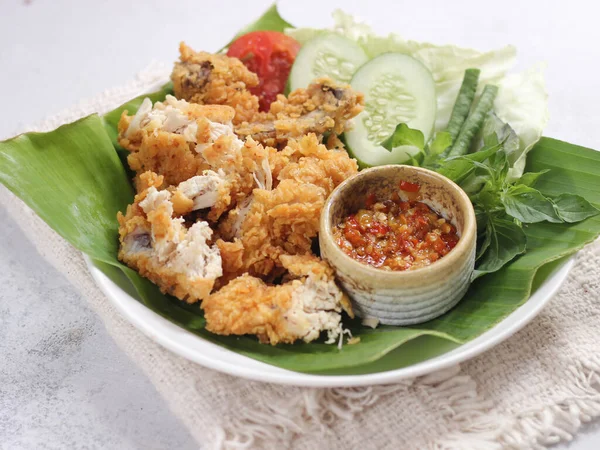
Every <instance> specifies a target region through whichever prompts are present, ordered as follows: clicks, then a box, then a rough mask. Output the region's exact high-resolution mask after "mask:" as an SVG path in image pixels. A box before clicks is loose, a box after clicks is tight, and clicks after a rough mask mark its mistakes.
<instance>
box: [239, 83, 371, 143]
mask: <svg viewBox="0 0 600 450" xmlns="http://www.w3.org/2000/svg"><path fill="white" fill-rule="evenodd" d="M363 104H364V97H363V95H362V94H360V93H358V92H355V91H353V90H352V88H351V87H350V86H348V85H343V84H336V83H334V82H333V81H332V80H331V79H329V78H319V79H317V80H315V81H314V82H313V83H312V84H311V85H310V86H309V87H308V88H307V89H296V90H295V91H293V92H292V93H290V95H289V96H288V97H287V98H286V97H285V96H283V95H279V96H277V101H275V102H273V103H272V104H271V108H270V109H269V112H268V113H260V114H257V115H256V116H255V118H254V120H253V121H248V122H244V123H242V124H240V125H238V126H236V129H235V132H236V133H237V134H238V135H239V136H242V137H246V136H252V137H253V138H254V139H255V140H256V141H258V142H261V143H262V144H264V145H268V146H272V147H279V148H281V147H282V146H284V145H286V144H287V142H288V140H290V139H298V138H300V137H302V136H304V135H306V134H308V133H315V134H316V135H317V136H319V137H320V139H322V137H323V135H324V134H325V133H329V132H332V133H335V134H341V133H342V132H344V130H345V129H346V128H347V127H348V121H349V120H350V119H352V118H353V117H355V116H357V115H358V114H359V113H360V112H361V111H362V109H363Z"/></svg>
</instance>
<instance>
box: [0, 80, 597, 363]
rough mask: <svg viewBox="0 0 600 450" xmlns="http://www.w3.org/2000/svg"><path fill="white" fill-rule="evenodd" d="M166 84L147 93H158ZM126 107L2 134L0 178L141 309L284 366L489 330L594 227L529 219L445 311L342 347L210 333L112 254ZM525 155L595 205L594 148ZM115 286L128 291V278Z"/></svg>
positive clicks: (407, 353)
mask: <svg viewBox="0 0 600 450" xmlns="http://www.w3.org/2000/svg"><path fill="white" fill-rule="evenodd" d="M167 92H168V90H163V91H161V92H159V93H156V95H154V96H153V97H154V98H155V99H157V100H158V99H159V98H160V97H161V96H163V97H164V95H166V93H167ZM138 103H139V101H138ZM125 107H126V108H129V109H131V111H130V112H133V111H134V110H135V108H136V105H135V102H133V103H132V102H129V103H128V104H127V105H124V106H123V107H121V108H118V109H117V112H111V113H109V114H108V115H106V116H105V117H104V118H102V117H99V116H97V115H92V116H88V117H86V118H84V119H81V120H79V121H77V122H74V123H72V124H68V125H64V126H62V127H60V128H58V129H56V130H54V131H51V132H49V133H28V134H24V135H21V136H17V137H15V138H13V139H10V140H7V141H4V142H0V182H2V183H3V184H4V185H5V186H6V187H8V188H9V189H10V190H11V191H12V192H14V193H15V194H16V195H17V196H19V197H20V198H21V199H22V200H23V201H24V202H25V203H27V204H28V205H29V206H30V207H31V208H32V209H33V210H34V211H35V212H36V213H37V214H39V215H40V217H42V219H44V220H45V221H46V223H48V224H49V225H50V226H51V227H52V228H53V229H54V230H55V231H56V232H58V233H59V234H60V235H61V236H62V237H64V238H65V239H66V240H67V241H69V242H70V243H71V244H72V245H73V246H74V247H76V248H77V249H79V250H81V251H82V252H84V253H85V254H87V255H89V256H90V257H91V258H93V259H94V260H96V261H98V264H99V266H100V267H101V268H102V270H104V271H105V273H107V275H109V276H111V278H113V279H115V280H116V277H114V273H113V272H111V271H114V270H115V268H118V269H119V270H121V271H122V272H123V273H124V274H125V276H126V277H127V279H128V280H129V282H130V283H131V284H132V285H133V286H134V288H135V291H136V294H137V298H139V300H140V301H141V302H143V303H144V304H145V305H146V306H147V307H148V308H150V309H152V310H153V311H155V312H156V313H158V314H160V315H161V316H163V317H165V318H167V319H169V320H171V321H172V322H174V323H176V324H178V325H179V326H181V327H183V328H185V329H187V330H189V331H191V332H193V333H196V334H198V335H199V336H201V337H202V338H204V339H207V340H209V341H211V342H214V343H216V344H219V345H221V346H223V347H226V348H228V349H231V350H232V351H235V352H238V353H241V354H243V355H246V356H249V357H251V358H255V359H257V360H260V361H264V362H266V363H269V364H273V365H276V366H279V367H283V368H286V369H290V370H296V371H302V372H313V373H314V372H319V373H366V372H374V371H380V370H389V369H392V368H397V367H402V366H405V365H407V364H410V363H413V362H415V361H417V360H421V359H424V358H427V357H428V356H432V355H435V354H439V353H441V352H443V351H447V350H448V349H450V348H453V347H454V346H455V345H457V344H462V343H465V342H467V341H469V340H471V339H473V338H475V337H477V336H479V335H480V334H482V333H483V332H485V331H487V330H489V329H490V328H491V327H493V326H494V325H495V324H497V323H498V322H500V321H501V320H502V319H503V318H505V317H506V316H507V315H508V314H510V313H511V312H513V311H514V310H515V309H516V308H518V307H519V306H520V305H522V304H523V303H524V302H525V301H527V299H528V298H529V296H530V294H531V289H532V283H533V281H534V278H535V276H536V273H537V271H538V270H539V269H540V268H541V267H543V266H544V265H546V264H548V263H549V262H552V261H555V260H557V259H559V258H562V257H565V256H568V255H571V254H573V253H574V252H576V251H577V250H578V249H580V248H581V247H583V246H584V245H585V244H587V243H589V242H591V241H593V240H594V239H596V238H597V237H598V235H599V234H600V218H598V217H592V218H589V219H586V220H584V221H582V222H579V223H576V224H549V223H540V224H534V225H529V226H528V227H527V228H526V233H527V237H528V251H527V253H526V254H525V255H523V256H522V257H520V258H519V259H517V260H515V261H513V262H512V263H510V264H509V265H507V266H506V267H504V268H503V269H502V270H500V271H499V272H497V273H494V274H490V275H487V276H484V277H482V278H480V279H478V280H476V281H475V282H474V283H473V285H472V286H471V288H470V289H469V291H468V292H467V294H466V296H465V297H464V298H463V300H462V301H461V302H460V303H459V304H458V305H457V306H456V307H455V308H454V309H452V310H451V311H450V312H448V313H446V314H445V315H443V316H441V317H439V318H438V319H435V320H432V321H429V322H427V323H424V324H421V325H419V326H415V327H405V328H400V327H390V326H381V327H378V328H377V329H374V330H373V329H370V328H366V327H362V326H361V325H360V323H359V322H357V321H348V323H347V325H348V326H349V327H350V329H351V331H352V333H353V335H354V336H358V337H360V338H361V341H360V343H359V344H357V345H345V346H344V347H343V348H342V349H341V350H339V349H338V348H337V346H335V345H326V344H324V343H322V342H316V343H310V344H304V343H299V344H294V345H278V346H275V347H272V346H268V345H262V344H259V343H258V341H257V340H256V339H255V338H254V337H251V336H242V337H233V336H230V337H229V336H216V335H213V334H211V333H208V332H207V331H206V330H205V329H204V324H205V322H204V319H203V317H202V312H201V310H200V309H199V308H198V307H197V306H194V305H192V306H190V305H186V304H184V303H182V302H180V301H178V300H177V299H175V298H172V297H169V296H167V295H163V294H162V293H161V292H160V291H159V290H158V288H156V286H154V285H153V284H152V283H150V282H149V281H148V280H146V279H144V278H141V277H140V276H139V275H138V274H137V273H136V272H135V271H133V270H131V269H129V268H127V267H125V266H123V265H122V264H121V263H120V262H119V261H118V260H117V257H116V255H117V250H118V239H117V222H116V214H117V211H124V210H125V208H126V207H127V204H128V203H130V202H131V201H132V199H133V190H132V188H131V184H130V179H129V178H128V176H127V173H126V170H125V167H124V166H123V163H122V162H121V160H120V159H119V157H118V153H117V151H118V150H119V149H118V148H117V147H115V145H114V142H113V139H111V137H114V136H115V134H114V133H115V132H116V131H115V129H114V126H115V121H114V120H113V118H114V117H116V116H118V115H120V111H121V110H122V109H123V108H125ZM528 161H529V162H528V170H531V171H536V172H537V171H541V170H544V169H550V170H551V175H550V176H546V177H543V178H542V179H541V180H540V181H539V182H538V185H537V187H538V188H539V189H540V190H541V191H543V192H544V193H546V194H548V195H557V194H559V193H562V192H570V193H574V194H579V195H581V196H583V197H585V198H586V199H587V200H589V201H590V202H592V203H593V204H594V205H595V206H598V207H600V191H599V190H598V189H595V186H597V180H598V179H599V178H600V153H599V152H596V151H594V150H590V149H587V148H583V147H578V146H576V145H572V144H569V143H566V142H561V141H558V140H555V139H550V138H543V139H542V140H541V141H540V142H539V143H538V144H537V145H536V146H535V148H534V149H533V150H532V151H531V154H530V156H529V159H528ZM111 268H112V269H111ZM119 283H123V281H119ZM123 287H124V289H126V290H131V286H123ZM417 338H419V339H417ZM409 341H413V342H409Z"/></svg>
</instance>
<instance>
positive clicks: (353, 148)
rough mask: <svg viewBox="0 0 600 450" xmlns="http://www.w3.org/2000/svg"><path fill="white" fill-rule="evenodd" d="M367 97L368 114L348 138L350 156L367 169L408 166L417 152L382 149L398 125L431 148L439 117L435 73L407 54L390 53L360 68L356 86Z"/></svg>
mask: <svg viewBox="0 0 600 450" xmlns="http://www.w3.org/2000/svg"><path fill="white" fill-rule="evenodd" d="M350 85H351V86H352V88H353V89H354V90H356V91H359V92H362V93H363V94H364V95H365V109H364V110H363V112H361V113H360V114H359V115H358V116H357V117H356V118H355V119H354V127H353V128H352V129H351V130H350V131H347V132H346V133H345V137H346V143H347V144H348V150H349V151H350V153H351V154H352V156H354V157H355V158H356V159H357V160H358V162H359V163H360V164H361V166H380V165H383V164H400V163H403V162H406V161H408V160H409V159H410V157H411V156H412V155H414V154H416V153H417V152H418V151H419V150H418V149H417V148H416V147H412V146H401V147H396V148H394V149H393V150H392V151H391V152H390V151H388V150H386V149H385V148H383V147H382V146H381V145H379V144H380V143H381V142H383V141H384V140H385V139H386V138H388V137H389V136H390V135H391V134H392V132H393V131H394V129H395V128H396V125H398V124H399V123H406V124H407V125H408V126H409V127H410V128H414V129H417V130H421V131H422V132H423V135H424V136H425V142H427V141H428V140H429V138H430V136H431V134H432V132H433V125H434V122H435V114H436V96H435V82H434V81H433V77H432V76H431V72H429V70H428V69H427V68H426V67H425V66H424V65H423V64H421V63H420V62H419V61H417V60H416V59H414V58H412V57H410V56H407V55H403V54H402V53H384V54H382V55H380V56H378V57H376V58H373V59H372V60H371V61H369V62H368V63H366V64H365V65H363V66H362V67H360V68H359V69H358V70H357V71H356V73H355V74H354V76H353V77H352V80H351V82H350Z"/></svg>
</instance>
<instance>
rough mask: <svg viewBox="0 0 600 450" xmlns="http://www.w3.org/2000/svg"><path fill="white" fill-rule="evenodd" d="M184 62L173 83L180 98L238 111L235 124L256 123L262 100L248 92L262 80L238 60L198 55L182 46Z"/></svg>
mask: <svg viewBox="0 0 600 450" xmlns="http://www.w3.org/2000/svg"><path fill="white" fill-rule="evenodd" d="M179 52H180V54H181V56H180V61H179V62H176V63H175V67H174V68H173V72H172V73H171V80H172V81H173V90H174V92H175V96H176V97H177V98H181V99H185V100H188V101H190V102H194V103H200V104H206V105H228V106H231V107H233V108H234V109H235V117H234V119H233V122H234V123H235V124H237V123H241V122H244V121H250V120H253V117H254V115H255V114H256V113H257V112H258V97H256V96H255V95H253V94H251V93H250V91H248V88H249V87H255V86H257V85H258V77H257V76H256V74H255V73H253V72H250V71H249V70H248V69H247V68H246V66H244V64H243V63H242V62H241V61H240V60H239V59H237V58H230V57H228V56H226V55H215V54H212V53H206V52H195V51H194V50H192V49H191V48H190V47H188V46H187V45H185V43H183V42H182V43H181V44H180V45H179Z"/></svg>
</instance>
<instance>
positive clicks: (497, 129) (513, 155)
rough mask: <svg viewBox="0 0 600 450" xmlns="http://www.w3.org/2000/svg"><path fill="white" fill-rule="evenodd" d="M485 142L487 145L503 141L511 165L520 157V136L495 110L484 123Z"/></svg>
mask: <svg viewBox="0 0 600 450" xmlns="http://www.w3.org/2000/svg"><path fill="white" fill-rule="evenodd" d="M483 143H484V144H485V145H486V146H490V145H496V144H498V143H502V147H503V149H504V153H505V154H506V156H507V159H508V164H509V166H510V167H512V165H513V164H514V163H515V161H516V160H517V159H518V158H519V154H520V153H519V137H518V136H517V133H515V130H513V129H512V128H511V126H510V125H508V124H507V123H504V122H503V121H502V120H500V118H498V116H497V115H496V114H494V113H493V112H491V113H489V114H488V117H487V118H486V120H485V122H484V124H483Z"/></svg>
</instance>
